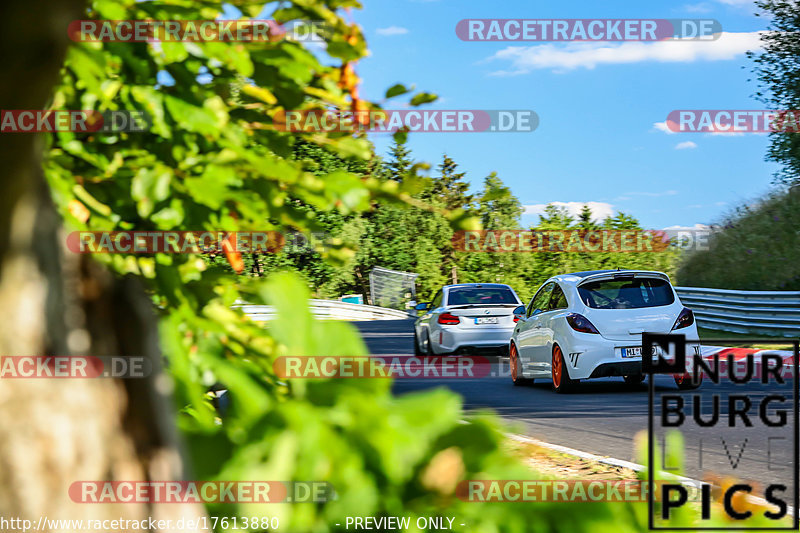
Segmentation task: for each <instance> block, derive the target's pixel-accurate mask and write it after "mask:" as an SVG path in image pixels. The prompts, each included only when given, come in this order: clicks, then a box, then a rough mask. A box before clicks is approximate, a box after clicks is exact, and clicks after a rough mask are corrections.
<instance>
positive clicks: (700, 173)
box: [351, 0, 777, 228]
mask: <svg viewBox="0 0 800 533" xmlns="http://www.w3.org/2000/svg"><path fill="white" fill-rule="evenodd" d="M363 3H364V9H363V10H358V11H354V12H353V13H352V14H351V17H352V18H353V19H354V20H355V21H357V22H359V23H360V24H361V25H362V26H363V28H364V31H365V34H366V37H367V40H368V43H369V48H370V52H371V55H370V57H368V58H366V59H364V60H362V61H361V62H360V63H359V65H358V67H357V73H358V75H359V76H360V77H361V78H362V79H363V86H362V95H363V96H364V97H366V98H368V99H370V100H374V101H380V100H382V98H383V95H384V92H385V90H386V88H388V87H389V86H391V85H393V84H395V83H398V82H402V83H406V84H414V85H416V87H417V89H419V90H425V91H430V92H435V93H437V94H439V96H440V98H441V100H440V101H439V102H437V103H434V104H432V105H429V106H428V107H429V108H440V109H533V110H534V111H536V113H537V114H538V115H539V120H540V122H539V127H538V129H537V130H536V131H534V132H532V133H416V134H411V136H410V141H409V144H410V147H411V149H412V151H413V153H414V155H415V157H416V158H417V159H418V160H422V161H427V162H430V163H432V164H433V165H434V166H435V165H436V164H438V163H439V162H440V161H441V158H442V154H443V153H445V152H446V153H447V154H448V155H450V156H451V157H452V158H453V159H455V161H456V162H457V163H458V164H459V165H460V167H461V170H463V171H466V172H467V178H468V180H469V181H470V183H471V184H472V187H473V189H477V188H479V187H480V186H481V182H482V180H483V178H484V177H485V176H486V175H488V174H489V173H490V172H492V171H495V172H497V173H498V175H499V176H500V178H501V179H502V180H503V181H504V182H505V183H506V184H507V185H509V186H510V187H511V189H512V191H513V192H514V193H515V194H516V196H517V197H518V198H519V199H520V200H521V202H522V203H523V204H524V205H526V206H531V207H529V208H528V213H529V214H528V215H526V216H525V218H524V222H530V223H532V222H535V221H536V220H537V217H536V216H535V215H534V214H533V213H535V212H536V211H537V209H539V208H540V206H541V205H542V204H547V203H550V202H596V203H595V204H593V206H595V208H596V209H597V211H598V212H599V213H605V212H611V211H612V210H613V211H616V210H621V211H624V212H626V213H628V214H631V215H633V216H635V217H637V218H638V219H639V220H640V221H641V222H642V224H643V225H644V226H645V227H648V228H664V227H669V226H675V225H680V226H692V225H694V224H697V223H710V222H714V221H717V220H719V218H720V217H721V216H722V215H723V214H724V213H725V212H726V211H729V210H730V209H732V208H733V207H734V206H735V205H737V204H740V203H742V202H746V201H749V200H752V199H754V198H756V197H758V196H759V195H761V194H763V193H765V192H766V191H767V190H768V189H769V187H770V182H771V180H772V173H773V172H774V171H775V170H776V168H777V167H776V166H775V165H774V164H772V163H766V162H765V161H764V155H765V153H766V149H767V146H768V137H767V136H765V135H756V134H749V135H739V136H727V135H709V134H702V133H700V134H698V133H672V134H669V133H666V132H664V131H662V130H659V129H658V127H657V126H654V125H655V124H656V123H659V122H664V121H665V119H666V117H667V114H668V113H669V112H670V111H672V110H674V109H762V108H764V105H763V104H761V103H759V102H757V101H756V100H755V99H754V98H753V96H752V95H753V94H754V92H755V91H756V90H757V85H756V83H755V81H749V80H752V78H753V74H752V62H751V61H750V60H748V59H747V58H746V57H745V51H746V50H747V49H749V48H752V47H753V46H757V44H756V43H757V40H758V38H757V34H756V33H755V32H758V31H762V30H764V29H766V24H767V20H766V19H765V18H763V17H761V18H759V17H755V16H754V15H753V12H754V11H755V7H754V6H753V4H752V2H751V1H747V2H744V1H742V0H705V1H691V0H690V1H689V2H688V3H682V2H666V1H649V2H642V3H639V4H638V5H637V4H636V3H632V2H621V1H608V2H602V3H598V2H593V1H592V2H590V1H569V2H544V1H524V0H507V1H500V2H486V1H485V0H364V2H363ZM465 18H537V19H547V18H584V19H586V18H650V19H652V18H714V19H716V20H718V21H720V22H721V24H722V28H723V31H724V32H726V33H724V34H723V36H722V37H721V38H720V39H719V40H718V41H714V42H712V43H709V42H696V43H690V44H686V43H629V44H622V43H590V44H588V45H579V46H577V47H576V45H575V43H544V44H543V43H531V42H528V43H526V42H465V41H461V40H460V39H458V37H457V36H456V34H455V26H456V23H457V22H458V21H459V20H461V19H465ZM604 47H611V48H613V49H614V50H612V52H611V53H610V54H605V55H604V54H603V53H602V51H600V50H598V48H604ZM617 47H620V48H619V49H617ZM603 58H607V59H603ZM402 103H403V102H402V101H401V100H399V101H398V102H397V103H393V104H387V105H386V107H389V108H397V107H399V106H401V105H402ZM374 141H375V143H376V146H377V148H378V151H379V152H380V153H385V152H386V150H387V148H388V145H389V143H390V138H389V137H387V136H385V135H383V136H374ZM537 206H539V207H537Z"/></svg>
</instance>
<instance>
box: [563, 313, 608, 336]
mask: <svg viewBox="0 0 800 533" xmlns="http://www.w3.org/2000/svg"><path fill="white" fill-rule="evenodd" d="M567 324H569V327H571V328H572V329H574V330H575V331H579V332H581V333H596V334H598V335H599V334H600V332H599V331H597V328H596V327H594V324H592V323H591V322H589V319H588V318H586V317H585V316H583V315H579V314H578V313H570V314H568V315H567Z"/></svg>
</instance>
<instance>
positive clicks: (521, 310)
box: [514, 305, 525, 320]
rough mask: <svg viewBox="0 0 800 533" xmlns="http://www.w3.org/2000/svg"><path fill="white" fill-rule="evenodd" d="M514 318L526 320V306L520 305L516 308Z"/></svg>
mask: <svg viewBox="0 0 800 533" xmlns="http://www.w3.org/2000/svg"><path fill="white" fill-rule="evenodd" d="M514 318H516V319H517V320H525V306H524V305H520V306H519V307H515V308H514Z"/></svg>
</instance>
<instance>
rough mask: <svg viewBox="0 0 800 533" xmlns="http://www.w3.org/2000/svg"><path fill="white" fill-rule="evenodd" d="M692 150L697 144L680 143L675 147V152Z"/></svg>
mask: <svg viewBox="0 0 800 533" xmlns="http://www.w3.org/2000/svg"><path fill="white" fill-rule="evenodd" d="M694 148H697V144H695V143H693V142H692V141H683V142H682V143H678V144H676V145H675V149H676V150H691V149H694Z"/></svg>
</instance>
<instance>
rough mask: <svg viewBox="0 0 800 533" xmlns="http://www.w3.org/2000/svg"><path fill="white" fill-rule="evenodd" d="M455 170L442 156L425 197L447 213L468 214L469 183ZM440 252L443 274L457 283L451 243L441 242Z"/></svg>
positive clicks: (453, 250)
mask: <svg viewBox="0 0 800 533" xmlns="http://www.w3.org/2000/svg"><path fill="white" fill-rule="evenodd" d="M457 169H458V165H457V164H456V162H455V161H453V160H452V159H451V158H450V157H448V155H447V154H444V156H443V157H442V163H441V164H440V165H439V167H438V170H439V175H438V176H436V177H435V178H434V180H433V186H432V187H431V189H430V191H429V192H428V193H427V195H426V197H429V198H430V200H431V202H432V203H434V205H441V206H442V207H444V208H445V209H447V210H449V211H453V212H457V213H469V212H470V211H471V207H472V201H473V198H472V196H471V195H469V194H468V193H467V191H468V190H469V183H466V182H464V181H462V180H463V178H464V176H465V174H464V173H463V172H456V170H457ZM451 237H452V236H451ZM441 250H442V254H443V256H444V261H443V263H442V267H443V272H448V273H449V276H450V282H451V283H458V259H457V256H456V251H455V248H454V247H453V245H452V242H450V241H447V242H442V243H441Z"/></svg>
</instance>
